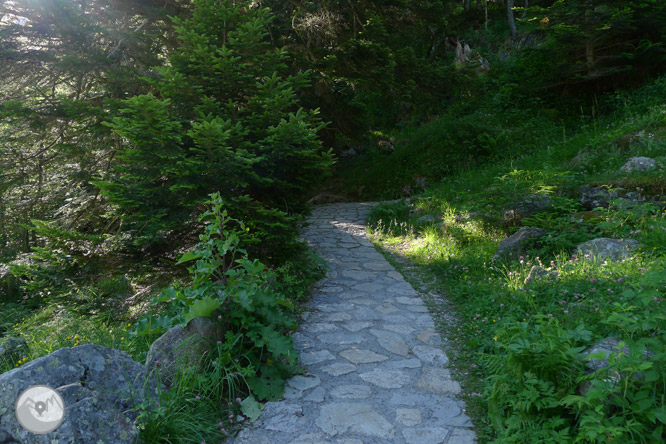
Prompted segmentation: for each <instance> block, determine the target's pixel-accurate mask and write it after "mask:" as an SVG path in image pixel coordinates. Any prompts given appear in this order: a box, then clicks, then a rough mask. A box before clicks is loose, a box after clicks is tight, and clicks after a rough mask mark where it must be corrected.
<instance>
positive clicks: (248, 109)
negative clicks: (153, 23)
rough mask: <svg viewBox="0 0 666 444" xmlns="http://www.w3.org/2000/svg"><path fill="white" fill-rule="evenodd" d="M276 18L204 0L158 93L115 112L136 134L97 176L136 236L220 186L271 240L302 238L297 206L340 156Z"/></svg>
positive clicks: (181, 25)
mask: <svg viewBox="0 0 666 444" xmlns="http://www.w3.org/2000/svg"><path fill="white" fill-rule="evenodd" d="M270 21H271V17H270V12H269V10H267V9H265V8H258V7H254V6H253V5H251V4H250V2H241V1H235V2H233V1H228V0H225V1H219V0H196V1H195V2H194V3H193V9H192V14H191V16H190V17H188V18H186V19H175V22H176V32H177V35H178V39H179V47H178V49H177V50H176V51H175V52H174V53H173V54H172V55H171V57H170V63H169V64H168V66H167V67H165V68H162V69H160V76H159V79H158V80H157V81H155V82H154V87H155V95H152V94H150V95H140V96H136V97H133V98H130V99H128V100H126V101H125V102H124V106H123V107H122V109H121V111H120V115H118V116H117V117H116V118H114V119H113V122H112V123H111V124H110V126H111V127H112V129H113V130H114V132H115V133H116V134H117V135H118V136H120V137H121V139H122V140H123V142H124V144H123V147H122V148H121V149H120V150H119V155H118V165H117V167H116V174H115V177H114V178H113V180H110V181H106V182H101V183H98V184H97V185H98V186H99V187H100V188H101V190H102V193H103V194H104V195H105V196H107V197H108V198H109V199H110V200H111V202H112V203H113V204H114V205H115V206H116V208H117V210H118V212H119V213H120V214H121V216H122V218H123V220H124V221H125V222H126V224H127V227H128V228H130V229H131V230H132V231H133V233H134V235H135V238H136V239H141V240H142V241H143V242H144V243H150V242H154V241H155V240H156V239H157V238H158V237H160V236H163V235H166V234H168V233H169V232H172V231H173V230H178V229H180V228H182V227H183V226H184V224H186V223H187V222H188V221H189V220H191V215H192V214H193V213H194V212H195V210H196V206H197V205H199V204H201V203H202V202H203V201H204V200H205V199H206V197H207V196H208V194H210V193H213V192H220V193H221V195H222V197H223V198H224V199H225V200H226V202H227V205H228V207H229V208H228V209H229V211H230V213H231V214H233V215H234V216H235V217H237V218H244V219H246V225H248V226H249V227H250V228H251V229H252V228H253V229H254V232H255V233H256V235H257V236H258V238H260V239H261V240H262V241H263V242H264V243H263V244H262V246H263V247H268V249H269V250H270V249H271V245H272V246H273V247H275V244H279V243H284V242H286V241H288V240H289V239H290V238H293V236H294V234H293V230H292V229H291V228H292V227H291V226H290V223H291V222H293V219H292V218H291V214H292V213H293V211H295V210H300V209H303V202H304V197H305V195H306V192H307V191H308V190H309V189H310V188H311V187H312V186H313V185H314V184H315V183H316V182H317V181H318V180H319V179H320V178H321V177H322V176H323V175H324V174H325V173H326V171H327V170H328V168H329V167H330V165H331V164H332V158H331V155H330V153H328V152H326V151H324V150H323V149H322V145H321V142H320V140H319V139H318V137H317V131H319V130H320V129H321V128H322V127H323V124H322V122H321V120H320V119H319V118H318V116H317V111H316V110H305V109H303V108H302V107H300V106H299V105H298V94H299V91H300V90H302V89H303V88H304V87H305V86H307V72H300V73H297V74H290V73H289V70H288V65H287V60H288V57H289V55H288V54H287V52H286V51H285V50H284V49H279V48H278V49H276V48H274V47H272V45H271V44H270V40H269V35H268V30H267V29H268V28H267V27H268V25H269V23H270ZM255 240H258V239H255Z"/></svg>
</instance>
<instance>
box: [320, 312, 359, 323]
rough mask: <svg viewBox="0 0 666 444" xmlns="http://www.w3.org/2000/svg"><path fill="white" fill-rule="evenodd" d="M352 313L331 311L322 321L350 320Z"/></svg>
mask: <svg viewBox="0 0 666 444" xmlns="http://www.w3.org/2000/svg"><path fill="white" fill-rule="evenodd" d="M351 318H352V317H351V315H350V314H349V313H331V314H329V315H327V316H325V317H324V319H322V321H326V322H343V321H349V320H350V319H351Z"/></svg>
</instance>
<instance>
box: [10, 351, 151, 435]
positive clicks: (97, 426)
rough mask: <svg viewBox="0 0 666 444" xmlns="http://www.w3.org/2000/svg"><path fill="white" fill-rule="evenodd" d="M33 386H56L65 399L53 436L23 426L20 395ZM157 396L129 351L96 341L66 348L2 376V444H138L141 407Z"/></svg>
mask: <svg viewBox="0 0 666 444" xmlns="http://www.w3.org/2000/svg"><path fill="white" fill-rule="evenodd" d="M33 385H46V386H49V387H51V388H52V389H54V390H56V391H57V392H58V393H59V394H60V396H61V397H62V398H63V400H64V403H65V412H66V415H65V418H64V420H63V422H62V424H61V425H60V426H59V427H58V428H57V429H55V430H54V431H53V432H50V433H48V434H44V435H39V434H33V433H31V432H28V431H27V430H24V429H23V428H22V427H21V425H20V424H19V423H18V421H17V420H16V416H15V414H14V410H15V403H16V401H17V399H18V397H19V395H20V393H21V392H23V391H24V390H25V389H27V388H28V387H30V386H33ZM152 396H154V386H152V385H150V384H147V383H146V371H145V367H144V366H143V365H142V364H139V363H138V362H135V361H133V360H132V359H131V358H130V357H129V355H127V354H126V353H124V352H121V351H119V350H114V349H110V348H106V347H102V346H99V345H93V344H86V345H81V346H78V347H73V348H63V349H60V350H57V351H55V352H53V353H51V354H50V355H47V356H43V357H41V358H38V359H35V360H34V361H31V362H28V363H27V364H24V365H22V366H20V367H18V368H15V369H13V370H10V371H9V372H6V373H4V374H2V375H0V442H6V443H13V442H14V441H13V440H16V441H18V442H21V443H23V444H52V443H56V442H59V443H63V444H64V443H82V444H87V443H100V442H102V443H114V444H124V443H127V444H133V443H135V442H136V441H137V440H138V437H139V430H138V429H137V427H136V426H135V420H136V417H137V411H136V410H137V408H138V407H139V405H140V404H142V403H143V402H144V401H145V400H146V399H149V397H152ZM3 431H4V433H5V436H4V437H3V436H2V432H3ZM3 439H4V440H3ZM12 439H13V440H12Z"/></svg>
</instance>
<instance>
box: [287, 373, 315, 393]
mask: <svg viewBox="0 0 666 444" xmlns="http://www.w3.org/2000/svg"><path fill="white" fill-rule="evenodd" d="M319 384H321V380H320V379H319V378H318V377H316V376H301V375H296V376H294V377H293V378H291V379H290V380H288V381H287V388H286V390H285V394H284V397H285V398H287V399H292V398H300V397H302V396H303V392H304V391H307V390H310V389H311V388H314V387H317V386H318V385H319Z"/></svg>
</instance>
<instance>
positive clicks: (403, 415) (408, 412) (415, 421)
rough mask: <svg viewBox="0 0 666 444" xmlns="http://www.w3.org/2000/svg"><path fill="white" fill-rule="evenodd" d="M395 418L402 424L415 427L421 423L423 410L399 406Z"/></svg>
mask: <svg viewBox="0 0 666 444" xmlns="http://www.w3.org/2000/svg"><path fill="white" fill-rule="evenodd" d="M395 419H396V421H398V422H399V423H400V424H402V425H405V426H407V427H414V426H417V425H419V424H421V421H422V419H421V410H419V409H404V408H399V409H396V411H395Z"/></svg>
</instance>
